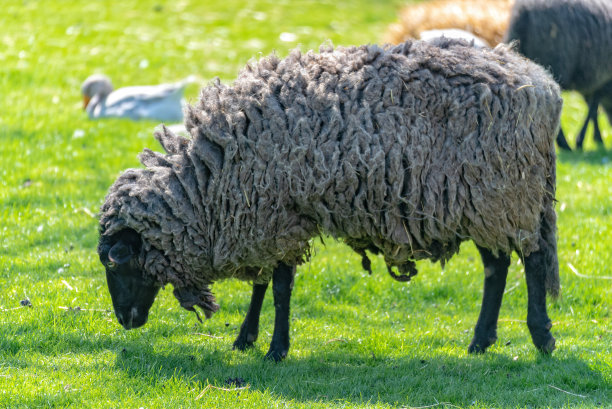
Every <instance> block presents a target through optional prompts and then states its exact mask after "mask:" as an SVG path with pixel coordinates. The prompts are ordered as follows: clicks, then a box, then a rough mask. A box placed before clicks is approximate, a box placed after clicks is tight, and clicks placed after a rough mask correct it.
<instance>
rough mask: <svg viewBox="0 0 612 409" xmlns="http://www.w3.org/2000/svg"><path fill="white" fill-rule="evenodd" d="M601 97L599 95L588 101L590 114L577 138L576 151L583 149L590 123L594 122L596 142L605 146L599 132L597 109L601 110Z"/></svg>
mask: <svg viewBox="0 0 612 409" xmlns="http://www.w3.org/2000/svg"><path fill="white" fill-rule="evenodd" d="M599 99H600V98H599V96H598V95H597V94H595V95H593V96H592V97H590V98H588V99H587V104H588V105H589V112H588V113H587V117H586V120H585V121H584V125H582V129H581V130H580V133H579V134H578V137H577V138H576V149H582V144H583V143H584V136H585V134H586V131H587V127H588V126H589V121H593V133H594V137H595V142H597V143H598V144H602V145H603V140H602V139H601V132H600V131H599V123H598V122H597V108H599Z"/></svg>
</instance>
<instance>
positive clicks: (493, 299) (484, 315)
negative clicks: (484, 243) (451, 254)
mask: <svg viewBox="0 0 612 409" xmlns="http://www.w3.org/2000/svg"><path fill="white" fill-rule="evenodd" d="M477 247H478V251H480V257H481V258H482V263H483V264H484V272H485V282H484V292H483V295H482V306H481V307H480V316H479V317H478V322H477V323H476V328H475V330H474V338H473V339H472V342H471V343H470V346H469V347H468V352H470V353H475V352H476V353H482V352H485V350H486V349H487V347H489V346H491V345H493V344H494V343H495V341H497V319H498V317H499V309H500V307H501V303H502V297H503V296H504V289H505V288H506V276H507V275H508V266H510V257H509V256H508V255H506V254H503V253H500V255H499V256H498V257H495V256H494V255H493V253H492V252H491V251H490V250H488V249H486V248H483V247H480V246H477Z"/></svg>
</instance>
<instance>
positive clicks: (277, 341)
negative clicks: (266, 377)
mask: <svg viewBox="0 0 612 409" xmlns="http://www.w3.org/2000/svg"><path fill="white" fill-rule="evenodd" d="M294 276H295V266H289V265H287V264H284V263H280V264H279V265H278V267H276V269H274V274H273V276H272V290H273V291H274V310H275V317H274V333H273V334H272V342H271V343H270V350H269V351H268V353H267V354H266V359H270V360H273V361H276V362H278V361H280V360H282V359H283V358H285V357H286V356H287V353H288V352H289V304H290V301H291V290H293V277H294Z"/></svg>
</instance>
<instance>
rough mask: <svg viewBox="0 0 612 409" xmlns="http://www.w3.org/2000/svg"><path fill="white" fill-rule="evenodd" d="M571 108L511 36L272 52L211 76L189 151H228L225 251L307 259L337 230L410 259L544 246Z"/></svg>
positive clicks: (245, 258)
mask: <svg viewBox="0 0 612 409" xmlns="http://www.w3.org/2000/svg"><path fill="white" fill-rule="evenodd" d="M560 106H561V100H560V97H559V90H558V86H557V85H556V84H555V83H554V82H553V81H552V80H551V79H550V78H549V76H548V75H547V74H546V72H545V71H544V70H542V69H541V68H539V67H538V66H536V65H535V64H533V63H530V62H528V61H526V60H525V59H523V58H522V57H519V56H517V55H515V54H514V53H511V52H509V51H507V50H505V49H503V48H500V49H498V50H495V51H491V50H485V51H478V50H474V49H473V48H472V47H469V46H468V45H467V44H465V43H462V42H456V41H441V42H440V43H439V44H437V45H429V44H425V43H422V42H407V43H405V44H403V45H400V46H398V47H395V48H392V49H383V48H380V47H377V46H364V47H359V48H348V49H343V48H338V49H336V50H333V49H323V50H322V52H321V53H320V54H315V53H307V54H301V53H299V52H294V53H292V54H291V55H290V56H289V57H287V58H286V59H284V60H280V59H278V58H276V57H269V58H267V59H263V60H261V61H259V62H257V63H254V64H251V65H250V66H249V67H248V68H247V69H246V70H245V71H243V72H242V73H241V75H240V77H239V78H238V80H237V81H236V82H235V83H234V84H233V85H232V86H231V87H228V86H223V85H221V84H217V85H215V86H212V87H208V88H206V89H204V90H203V92H202V98H201V101H200V105H199V106H198V107H197V108H196V110H194V113H193V114H192V116H194V115H196V114H197V116H198V119H197V121H195V120H193V118H192V119H191V121H192V122H191V125H190V122H189V118H188V127H190V129H191V134H192V135H194V141H193V144H192V147H191V148H190V149H194V150H203V151H210V150H211V144H213V145H214V146H215V148H214V149H218V150H219V152H222V153H220V154H219V155H217V156H218V158H219V161H218V163H217V164H215V163H214V162H215V160H212V167H213V168H214V167H216V168H218V170H216V171H213V172H212V173H213V174H215V173H218V175H219V176H218V179H217V180H218V182H219V183H218V186H225V188H222V189H221V188H220V189H219V190H218V191H219V192H223V194H220V195H219V196H218V198H219V199H218V201H217V202H216V203H217V205H218V206H221V208H230V210H229V213H228V214H226V215H224V216H223V217H221V218H218V219H217V220H237V218H236V217H229V216H232V215H233V216H236V214H234V213H235V212H239V213H240V214H239V216H240V220H241V221H242V222H241V223H236V222H235V221H234V222H232V221H228V222H227V223H228V224H226V225H220V226H218V229H223V231H224V232H225V233H224V234H226V235H228V234H229V235H234V236H235V237H234V239H235V240H234V241H237V242H239V243H240V244H239V245H238V246H239V247H240V250H238V249H236V248H235V247H234V249H233V251H232V250H230V249H227V250H224V253H227V254H232V253H233V254H241V256H240V257H241V261H240V262H242V263H243V264H248V265H270V260H273V259H274V257H277V259H278V257H281V256H282V258H283V259H284V260H286V261H295V260H296V259H299V258H300V257H302V255H303V253H304V251H305V249H307V247H308V244H307V241H308V239H309V238H310V237H312V236H313V235H315V234H317V233H318V232H319V231H322V232H324V233H326V234H331V235H332V236H334V237H341V238H346V239H348V240H349V241H354V242H355V241H358V242H365V243H367V248H370V249H375V250H378V251H381V252H382V253H384V255H385V257H386V258H387V260H388V261H389V262H390V263H392V264H401V263H403V262H405V261H406V260H408V259H414V258H417V259H418V258H430V259H433V260H437V259H446V258H448V257H450V255H452V254H453V253H454V252H456V251H457V249H458V246H459V243H460V242H461V241H462V240H465V239H473V240H474V241H475V242H476V243H477V244H480V245H482V246H485V247H488V248H491V249H493V250H495V251H498V250H501V251H505V252H510V251H512V250H520V251H522V252H523V253H524V254H529V253H530V252H531V251H533V250H535V249H536V248H537V238H538V234H539V233H538V227H539V221H540V217H541V212H542V208H543V203H545V202H547V201H548V202H551V201H552V197H553V196H554V183H553V188H552V190H553V191H552V192H551V191H550V190H551V188H550V184H551V183H550V180H551V178H552V180H553V181H554V145H553V140H554V134H555V132H556V128H557V126H558V118H559V112H560ZM196 111H197V112H196ZM188 117H189V115H188ZM208 161H209V162H211V161H210V159H209V160H208ZM230 168H231V169H233V170H232V171H230V170H229V169H230ZM230 185H231V186H233V188H229V189H228V188H227V186H230ZM228 192H229V194H228ZM207 194H211V191H210V190H208V192H207ZM213 194H214V193H213ZM247 208H248V210H246V209H247ZM232 209H233V210H232ZM238 209H241V210H238ZM245 226H249V227H245ZM245 229H246V230H245ZM287 232H291V234H289V233H287ZM245 237H249V238H253V239H252V240H245ZM230 241H232V240H228V241H227V242H230ZM247 247H248V248H247ZM279 255H280V256H279ZM229 257H232V256H231V255H229Z"/></svg>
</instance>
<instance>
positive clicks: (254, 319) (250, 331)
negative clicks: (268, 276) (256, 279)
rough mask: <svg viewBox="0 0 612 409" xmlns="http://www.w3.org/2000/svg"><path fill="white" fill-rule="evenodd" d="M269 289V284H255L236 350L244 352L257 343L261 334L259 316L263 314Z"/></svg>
mask: <svg viewBox="0 0 612 409" xmlns="http://www.w3.org/2000/svg"><path fill="white" fill-rule="evenodd" d="M267 289H268V283H265V284H253V294H252V295H251V305H249V310H248V312H247V314H246V316H245V317H244V322H243V323H242V325H241V326H240V332H239V333H238V337H237V338H236V340H235V341H234V349H239V350H240V351H244V350H245V349H247V348H250V347H252V346H253V343H254V342H255V341H257V335H258V334H259V314H260V313H261V305H262V304H263V300H264V296H265V295H266V290H267Z"/></svg>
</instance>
